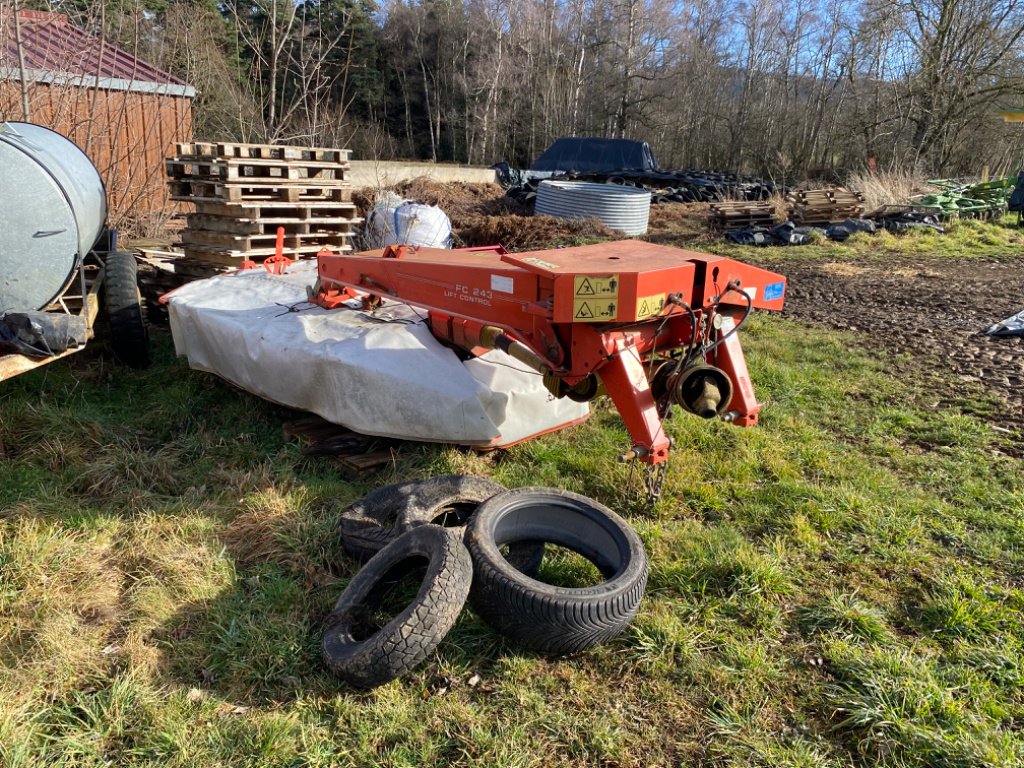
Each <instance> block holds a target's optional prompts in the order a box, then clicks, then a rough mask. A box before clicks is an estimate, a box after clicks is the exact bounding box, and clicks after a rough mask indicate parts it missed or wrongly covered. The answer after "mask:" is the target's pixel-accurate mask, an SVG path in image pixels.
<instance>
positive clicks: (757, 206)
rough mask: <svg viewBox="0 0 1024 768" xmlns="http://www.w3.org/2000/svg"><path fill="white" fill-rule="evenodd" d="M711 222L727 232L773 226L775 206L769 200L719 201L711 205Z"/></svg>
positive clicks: (774, 222)
mask: <svg viewBox="0 0 1024 768" xmlns="http://www.w3.org/2000/svg"><path fill="white" fill-rule="evenodd" d="M711 224H712V226H714V227H715V228H716V229H718V230H720V231H723V232H728V231H729V230H733V229H744V228H745V227H765V228H767V229H771V228H772V227H774V226H775V224H776V221H775V206H774V204H773V203H771V202H757V201H755V202H721V203H714V204H713V205H712V206H711Z"/></svg>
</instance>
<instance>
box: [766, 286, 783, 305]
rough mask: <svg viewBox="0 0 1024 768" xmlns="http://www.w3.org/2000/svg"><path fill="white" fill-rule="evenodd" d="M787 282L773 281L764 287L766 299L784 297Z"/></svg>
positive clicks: (773, 299)
mask: <svg viewBox="0 0 1024 768" xmlns="http://www.w3.org/2000/svg"><path fill="white" fill-rule="evenodd" d="M785 288H786V284H785V283H772V284H771V285H766V286H765V287H764V300H765V301H775V300H776V299H781V298H782V292H783V291H784V290H785Z"/></svg>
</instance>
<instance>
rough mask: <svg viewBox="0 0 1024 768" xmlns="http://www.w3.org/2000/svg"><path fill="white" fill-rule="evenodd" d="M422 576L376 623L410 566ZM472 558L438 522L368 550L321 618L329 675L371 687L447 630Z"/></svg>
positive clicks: (408, 665)
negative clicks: (411, 594)
mask: <svg viewBox="0 0 1024 768" xmlns="http://www.w3.org/2000/svg"><path fill="white" fill-rule="evenodd" d="M424 563H425V565H426V575H425V576H424V578H423V581H422V583H421V585H420V587H419V591H418V592H417V594H416V597H415V598H413V599H412V601H411V602H410V603H409V604H408V605H406V606H405V607H404V608H403V609H402V610H401V611H400V612H398V613H397V615H395V616H394V618H392V619H390V620H389V621H387V623H385V624H384V625H383V626H378V624H377V620H375V618H374V612H375V611H376V610H377V609H378V608H379V607H380V606H381V604H382V603H383V601H384V600H385V599H386V598H387V597H388V594H389V593H390V592H391V591H392V590H393V589H395V587H396V586H397V585H398V584H399V583H400V582H401V581H402V577H403V576H406V575H408V574H409V573H410V572H411V571H413V570H414V569H416V568H417V567H423V565H424ZM472 578H473V561H472V559H471V558H470V556H469V552H468V551H466V547H465V546H464V545H463V543H462V541H461V539H460V537H459V536H458V535H457V534H455V533H453V532H452V531H448V530H446V529H444V528H441V527H440V526H437V525H423V526H419V527H417V528H414V529H413V530H411V531H409V532H407V533H404V534H402V535H401V536H399V537H398V538H397V539H395V540H394V541H393V542H391V543H390V544H388V545H387V546H386V547H384V549H382V550H381V551H380V552H378V553H377V554H376V555H374V556H373V557H372V558H371V559H370V560H369V562H367V563H366V565H365V566H363V568H362V570H360V571H359V573H357V574H356V576H355V578H353V579H352V581H351V582H349V584H348V586H347V587H346V588H345V591H344V592H343V593H342V594H341V597H340V598H338V602H337V604H336V605H335V606H334V610H333V611H332V612H331V615H330V616H329V617H328V618H327V622H326V627H325V630H324V636H323V640H322V642H321V651H322V654H323V659H324V662H325V663H326V664H327V666H328V667H329V668H330V669H331V671H332V672H334V673H335V674H336V675H338V676H339V677H341V678H342V679H343V680H345V681H346V682H348V683H349V684H351V685H354V686H356V687H359V688H375V687H377V686H378V685H383V684H384V683H387V682H389V681H390V680H394V679H395V678H396V677H398V676H399V675H402V674H403V673H405V672H408V671H409V670H411V669H412V668H413V667H415V666H416V665H417V664H419V663H420V662H421V661H423V660H424V659H425V658H426V657H427V656H429V655H430V654H431V653H433V652H434V649H435V648H437V646H438V645H439V644H440V642H441V640H443V639H444V637H445V635H447V634H448V632H449V630H451V628H452V627H453V626H454V624H455V621H456V620H457V619H458V617H459V612H460V611H461V610H462V606H463V605H464V604H465V602H466V596H467V595H468V594H469V587H470V583H471V581H472Z"/></svg>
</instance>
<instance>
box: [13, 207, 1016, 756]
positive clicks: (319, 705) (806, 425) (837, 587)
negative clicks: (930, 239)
mask: <svg viewBox="0 0 1024 768" xmlns="http://www.w3.org/2000/svg"><path fill="white" fill-rule="evenodd" d="M968 226H969V229H965V230H964V231H965V232H971V233H973V232H974V231H975V230H974V228H975V227H978V226H981V229H980V230H979V231H980V232H981V234H979V235H978V236H979V237H982V238H984V237H990V238H993V239H997V238H1004V239H1003V240H1002V241H1001V244H997V245H993V248H994V249H995V248H1001V249H1002V250H1001V253H1003V254H1006V253H1007V246H1008V245H1011V246H1012V245H1013V244H1012V243H1010V242H1009V240H1008V238H1013V237H1017V235H1016V234H1015V233H1014V232H1012V231H1010V230H1009V228H1008V227H996V226H992V227H988V226H986V225H973V224H972V225H968ZM957 239H958V240H959V238H957ZM856 245H857V244H856V243H854V244H852V245H849V246H841V247H840V248H853V247H856ZM904 245H905V246H906V247H905V250H906V251H909V252H911V253H913V252H916V249H917V248H918V247H921V246H920V243H919V242H918V241H917V240H916V239H915V240H911V241H908V243H905V244H904ZM929 247H930V246H929ZM943 247H944V248H946V247H952V246H950V245H949V244H948V243H947V244H946V245H944V246H943ZM814 248H817V246H815V247H814ZM820 248H822V249H828V248H831V249H832V250H824V251H823V253H825V256H824V258H840V257H841V255H840V256H837V254H841V252H840V251H838V250H837V249H836V247H834V246H821V247H820ZM1018 250H1019V248H1018ZM759 253H764V251H759ZM790 253H792V254H793V257H794V258H812V257H813V252H801V249H780V250H779V251H776V252H774V254H773V258H783V257H785V256H787V255H788V254H790ZM783 271H784V270H783ZM744 340H745V346H746V350H747V353H748V361H749V363H750V367H751V372H752V376H753V380H754V383H755V386H756V388H757V390H758V395H759V397H760V399H761V400H763V401H765V402H766V403H767V407H766V408H765V410H764V411H763V413H762V422H761V425H760V426H759V427H757V428H755V429H749V430H743V429H738V428H734V427H731V426H728V425H723V424H716V423H707V422H702V421H698V420H696V419H693V418H690V417H687V416H683V415H679V416H677V417H676V418H674V419H672V420H671V421H670V422H669V429H670V431H671V433H672V434H673V436H674V437H675V439H676V442H677V446H678V447H677V449H676V450H675V452H674V455H673V458H672V461H671V465H670V469H669V474H668V479H667V485H666V492H665V495H664V497H663V499H662V501H661V502H660V503H659V505H658V506H657V507H656V508H655V509H653V510H644V509H640V508H637V507H635V506H628V505H624V504H623V502H622V487H623V483H624V480H625V469H624V468H623V467H621V466H620V465H618V464H617V463H616V462H615V461H614V456H615V455H616V453H617V452H619V451H620V450H621V449H622V448H623V447H624V445H625V441H626V436H625V432H624V430H623V428H622V426H621V423H620V422H619V420H618V417H617V416H616V414H615V412H614V411H613V410H611V409H610V408H609V407H608V406H607V405H599V407H598V408H597V409H596V413H595V415H594V417H593V418H592V419H591V420H590V421H589V422H588V423H586V424H584V425H583V426H581V427H579V428H576V429H574V430H571V431H568V432H563V433H560V434H557V435H551V436H548V437H545V438H543V439H539V440H535V441H533V442H531V443H528V444H526V445H522V446H518V447H516V448H514V449H511V450H509V451H508V452H506V453H503V454H502V455H501V456H500V457H499V456H495V455H492V456H484V457H479V456H475V455H473V454H470V453H466V452H462V451H459V450H454V449H450V448H445V447H440V446H411V445H410V446H407V447H405V448H403V450H402V451H401V452H400V454H399V455H398V458H397V461H396V463H395V465H394V467H393V468H392V469H391V470H390V471H389V472H388V473H386V474H385V475H384V476H383V477H378V478H375V479H373V480H371V481H366V482H362V483H349V482H346V481H344V480H342V479H340V478H339V476H338V475H337V474H336V472H335V471H334V470H333V469H332V468H331V465H330V464H329V463H328V462H326V461H309V460H305V459H303V458H302V456H301V455H300V453H299V450H298V447H297V446H295V445H294V444H287V443H285V442H284V441H283V438H282V433H281V426H282V424H283V423H285V422H286V421H288V420H290V419H293V418H294V414H292V413H291V412H289V411H286V410H285V409H282V408H279V407H276V406H274V405H271V404H268V403H265V402H262V401H259V400H257V399H255V398H253V397H251V396H248V395H246V394H244V393H241V392H238V391H236V390H234V389H232V388H230V387H228V386H226V385H223V384H221V383H219V382H218V381H217V380H215V379H214V378H213V377H211V376H208V375H205V374H201V373H196V372H192V371H189V370H188V369H187V367H186V365H185V364H184V363H183V362H181V361H177V360H175V359H174V358H173V353H172V348H171V344H170V340H169V338H168V335H167V334H166V332H164V333H160V334H157V338H156V341H157V348H156V351H155V354H156V361H157V362H156V364H155V365H154V367H153V368H152V369H151V370H149V371H146V372H144V373H136V372H128V371H125V370H124V369H121V368H118V367H116V366H113V365H111V364H109V363H107V362H105V360H104V359H103V358H102V357H100V356H99V354H98V352H96V351H95V350H94V351H87V352H85V353H83V354H81V355H77V356H73V357H72V358H70V359H69V361H68V362H67V363H59V364H55V365H52V366H49V367H46V368H43V369H41V370H40V371H38V372H35V373H32V374H29V375H26V376H22V377H20V378H18V379H15V380H13V381H11V382H7V383H5V384H3V385H2V387H0V438H2V440H3V443H4V444H5V446H6V458H5V459H4V460H3V461H2V462H0V469H2V475H0V478H2V479H0V510H2V511H0V664H2V667H0V670H2V672H0V764H3V765H4V766H10V767H11V768H15V767H16V766H36V765H67V766H79V765H82V766H103V765H111V766H122V765H153V766H156V765H161V766H163V765H171V766H178V765H181V766H306V765H309V766H349V765H351V766H371V765H384V766H442V765H460V766H471V765H472V766H552V765H570V766H602V767H603V768H620V767H625V766H657V765H663V766H676V765H710V766H806V767H807V768H811V767H812V766H813V767H814V768H818V767H821V766H836V767H838V766H869V765H870V766H875V765H877V766H891V767H893V768H896V767H897V766H899V767H907V768H910V767H918V766H920V767H922V768H923V767H924V766H942V767H945V766H949V767H954V766H955V767H957V768H961V767H962V768H968V767H969V766H970V767H974V766H1007V767H1009V766H1019V765H1021V764H1024V734H1022V727H1024V676H1022V663H1024V594H1022V591H1021V578H1022V574H1024V472H1022V470H1024V462H1022V461H1021V460H1019V459H1015V458H1012V457H1011V456H1009V455H1008V454H1007V452H1006V451H1005V448H1006V446H1005V445H1004V444H1002V443H1001V442H1000V441H1001V440H1004V439H1006V437H1005V435H1002V434H1001V433H999V432H996V431H994V430H993V429H992V428H991V426H990V425H989V424H988V423H986V422H985V421H983V420H982V419H981V418H979V417H976V416H969V415H963V414H962V413H961V412H960V411H959V410H957V409H956V408H952V407H946V406H942V407H936V406H935V402H934V400H935V398H934V395H933V392H932V390H931V388H930V387H929V385H928V384H927V383H926V379H924V378H922V379H921V380H920V381H915V380H913V379H912V378H911V377H906V376H903V377H900V378H898V379H897V378H895V377H893V376H892V375H890V374H889V373H888V372H887V371H888V370H889V367H888V365H887V359H886V357H885V355H884V354H883V353H874V354H868V353H866V352H863V351H860V349H861V348H860V347H859V346H858V345H856V344H854V343H853V339H852V337H849V336H845V335H843V334H838V333H834V332H828V331H824V330H819V329H809V328H807V327H804V326H801V325H799V324H797V323H795V322H793V321H789V320H786V319H783V318H779V317H771V316H756V317H754V318H753V319H752V320H751V322H750V323H749V329H747V330H746V335H745V337H744ZM975 410H977V409H975ZM452 471H457V472H471V473H479V474H484V475H488V476H491V477H493V478H495V479H497V480H500V481H502V482H504V483H506V484H507V485H510V486H520V485H551V486H558V487H562V488H567V489H571V490H575V491H580V492H582V493H585V494H588V495H591V496H594V497H595V498H597V499H599V500H600V501H602V502H604V503H606V504H608V505H609V506H612V507H613V508H616V509H619V510H622V511H623V512H624V514H626V516H627V517H628V518H629V520H630V522H631V523H632V524H633V525H634V526H635V527H636V528H637V530H638V531H639V532H640V534H641V536H642V537H643V539H644V541H645V543H646V545H647V549H648V552H649V555H650V561H651V576H650V583H649V591H648V595H647V597H646V599H645V602H644V604H643V606H642V609H641V612H640V615H639V616H638V618H637V620H636V621H635V623H634V624H633V626H632V627H631V629H630V630H629V631H628V632H627V633H626V634H625V635H624V636H622V637H621V638H619V639H618V640H616V641H615V642H613V643H612V644H610V645H608V646H605V647H602V648H599V649H596V650H594V651H591V652H588V653H585V654H582V655H580V656H577V657H573V658H568V659H546V658H543V657H539V656H536V655H533V654H531V653H527V652H523V651H521V650H519V649H518V648H516V647H514V646H513V645H511V644H510V643H508V642H506V641H504V640H503V639H502V638H500V637H499V636H497V635H495V634H494V633H492V632H491V631H490V630H489V628H488V627H487V626H486V625H484V624H483V623H482V622H480V621H479V620H478V619H477V618H476V617H475V616H474V615H473V614H472V613H471V612H470V611H469V609H468V608H467V609H466V611H465V612H464V614H463V616H462V618H461V619H460V621H459V623H458V624H457V626H456V628H455V630H454V631H453V632H452V633H451V634H450V635H449V636H448V638H447V639H446V641H445V642H444V643H443V644H442V645H441V647H440V649H439V651H438V653H437V654H436V656H435V657H433V658H432V659H431V660H430V661H429V662H428V663H426V664H425V665H424V666H422V667H421V668H420V669H418V670H417V671H416V672H415V673H414V674H413V675H411V676H409V677H407V678H404V679H402V680H399V681H395V682H393V683H391V684H389V685H387V686H385V687H383V688H380V689H378V690H376V691H373V692H370V693H362V692H355V691H352V690H349V689H346V688H345V687H344V686H343V685H342V684H340V683H339V682H338V681H336V680H335V679H333V678H332V677H331V676H330V675H329V674H328V673H327V672H326V671H325V670H324V668H323V667H322V665H321V662H320V659H319V654H318V642H319V624H320V622H321V620H322V618H323V617H324V616H325V615H326V613H327V611H328V610H329V608H330V606H331V605H332V603H333V600H334V599H335V598H336V597H337V595H338V594H339V592H340V590H341V589H342V588H343V586H344V584H345V583H346V580H347V579H348V578H349V577H350V576H351V575H352V574H353V573H354V572H355V568H356V565H355V564H354V563H352V562H351V561H349V560H347V559H346V558H345V557H344V556H343V555H342V553H341V550H340V546H339V542H338V540H337V537H336V535H335V519H336V516H337V513H338V511H339V509H340V508H341V507H342V506H343V505H344V504H345V503H347V502H349V501H352V500H354V499H356V498H358V497H360V496H361V495H363V494H364V493H365V492H366V491H368V490H369V489H370V488H372V487H375V486H377V485H379V484H382V483H384V482H389V481H395V480H399V479H407V478H415V477H426V476H429V475H432V474H437V473H442V472H452ZM547 567H549V568H550V569H552V570H553V571H556V572H557V571H559V570H560V569H561V571H562V573H561V576H562V577H563V578H565V579H570V580H571V578H572V573H571V564H570V563H568V562H555V563H552V564H549V565H548V566H547Z"/></svg>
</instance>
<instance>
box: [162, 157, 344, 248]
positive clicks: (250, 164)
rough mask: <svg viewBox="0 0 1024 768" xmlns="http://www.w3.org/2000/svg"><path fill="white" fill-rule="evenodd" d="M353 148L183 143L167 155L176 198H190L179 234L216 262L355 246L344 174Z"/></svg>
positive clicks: (188, 245)
mask: <svg viewBox="0 0 1024 768" xmlns="http://www.w3.org/2000/svg"><path fill="white" fill-rule="evenodd" d="M349 155H350V153H349V150H347V149H320V148H313V147H297V146H281V145H267V144H227V143H217V144H212V143H192V144H178V145H177V156H176V157H174V158H171V159H169V160H167V161H166V168H167V176H168V178H169V179H170V185H171V197H172V199H174V200H178V201H181V202H187V203H192V205H193V206H194V211H193V212H192V213H189V214H188V217H187V226H186V228H185V229H184V230H182V232H181V242H180V243H178V245H180V246H181V248H182V250H183V251H184V253H185V259H186V260H189V261H193V262H196V263H200V264H205V265H210V266H216V267H222V268H223V267H238V266H240V265H241V263H242V262H244V261H246V260H252V261H263V260H264V259H266V258H267V257H268V256H272V255H274V252H275V249H276V246H277V231H278V228H283V229H284V250H283V253H284V255H286V256H288V257H289V258H292V259H298V258H303V257H307V258H308V257H312V256H315V255H316V253H317V252H318V251H319V250H320V249H321V248H324V247H327V248H329V249H331V250H332V251H334V252H335V253H339V252H344V251H350V250H351V249H352V246H351V241H352V237H353V235H354V234H355V228H356V225H357V224H359V223H360V222H361V221H362V220H361V219H359V218H357V216H356V207H355V205H353V204H352V202H351V201H352V188H351V185H350V184H349V182H348V181H346V179H345V174H346V172H347V171H348V169H349V162H348V161H349Z"/></svg>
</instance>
